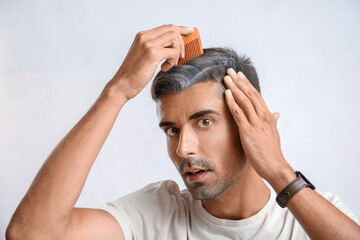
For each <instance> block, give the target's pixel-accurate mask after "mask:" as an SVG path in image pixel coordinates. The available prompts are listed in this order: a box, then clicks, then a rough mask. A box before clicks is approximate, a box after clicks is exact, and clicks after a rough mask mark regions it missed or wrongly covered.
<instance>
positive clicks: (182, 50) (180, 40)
mask: <svg viewBox="0 0 360 240" xmlns="http://www.w3.org/2000/svg"><path fill="white" fill-rule="evenodd" d="M178 38H179V44H180V53H181V55H180V56H181V58H185V43H184V39H183V38H182V37H181V36H178Z"/></svg>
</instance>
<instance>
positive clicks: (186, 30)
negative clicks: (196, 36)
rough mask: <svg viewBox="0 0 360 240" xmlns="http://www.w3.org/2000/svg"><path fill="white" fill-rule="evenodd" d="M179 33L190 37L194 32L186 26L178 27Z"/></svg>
mask: <svg viewBox="0 0 360 240" xmlns="http://www.w3.org/2000/svg"><path fill="white" fill-rule="evenodd" d="M177 28H178V31H179V33H180V34H181V35H185V36H186V35H189V34H190V33H192V32H194V28H193V27H185V26H177Z"/></svg>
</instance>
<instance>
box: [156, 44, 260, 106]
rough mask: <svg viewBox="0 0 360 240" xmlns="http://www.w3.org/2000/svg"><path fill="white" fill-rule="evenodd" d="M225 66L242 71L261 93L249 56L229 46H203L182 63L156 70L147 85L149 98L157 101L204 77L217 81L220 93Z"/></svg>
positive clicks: (202, 80)
mask: <svg viewBox="0 0 360 240" xmlns="http://www.w3.org/2000/svg"><path fill="white" fill-rule="evenodd" d="M229 68H233V69H234V70H235V71H236V72H238V71H241V72H243V73H244V74H245V76H246V77H247V78H248V79H249V81H250V82H251V84H252V85H253V86H254V87H255V89H256V90H257V91H258V92H259V93H261V92H260V85H259V79H258V76H257V73H256V70H255V67H254V66H253V64H252V62H251V60H250V58H248V57H246V56H244V55H242V56H240V55H238V54H237V53H236V52H235V51H234V50H232V49H229V48H204V54H203V55H201V56H199V57H197V58H194V59H192V60H190V61H188V62H187V63H185V64H183V65H179V66H175V67H173V68H171V69H170V70H169V71H167V72H163V71H160V72H158V73H157V75H156V76H155V78H154V81H153V84H152V86H151V95H152V98H153V99H154V100H155V101H156V102H157V101H159V99H160V97H161V96H162V95H164V94H168V93H180V92H182V91H184V90H186V89H188V88H190V87H191V86H193V85H194V84H196V83H199V82H205V81H214V82H218V83H220V84H219V85H220V86H221V87H220V90H221V93H222V95H223V93H224V91H225V89H226V87H225V85H224V82H223V78H224V77H225V76H226V75H227V73H226V71H227V69H229Z"/></svg>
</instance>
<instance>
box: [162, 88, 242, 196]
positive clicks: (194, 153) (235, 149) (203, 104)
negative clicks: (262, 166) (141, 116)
mask: <svg viewBox="0 0 360 240" xmlns="http://www.w3.org/2000/svg"><path fill="white" fill-rule="evenodd" d="M219 89H220V87H219V83H216V82H213V81H207V82H201V83H197V84H195V85H193V86H192V87H191V88H190V89H188V90H186V91H183V92H181V93H178V94H166V95H164V96H162V97H161V98H160V101H159V103H158V106H157V107H158V115H159V118H160V127H161V128H162V129H163V130H164V131H165V133H166V137H167V147H168V153H169V156H170V158H171V160H172V161H173V163H174V164H175V166H176V168H177V169H178V171H179V173H180V174H181V176H182V178H183V180H184V182H185V185H186V186H187V188H188V189H189V191H190V192H191V194H192V195H193V197H194V198H196V199H200V200H206V199H212V198H215V197H218V196H221V194H222V193H225V190H226V189H227V188H228V187H229V186H230V185H231V184H232V183H233V182H235V181H237V180H238V178H239V176H240V174H241V170H242V169H243V168H244V165H245V160H244V157H243V150H242V148H241V143H240V138H239V134H238V129H237V126H236V123H235V121H234V120H233V118H232V116H231V113H230V111H229V109H228V107H227V105H226V103H225V100H224V99H223V98H222V97H221V94H220V90H219Z"/></svg>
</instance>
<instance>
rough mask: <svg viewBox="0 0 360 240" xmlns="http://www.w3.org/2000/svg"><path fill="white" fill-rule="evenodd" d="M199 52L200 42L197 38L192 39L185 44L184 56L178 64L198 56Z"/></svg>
mask: <svg viewBox="0 0 360 240" xmlns="http://www.w3.org/2000/svg"><path fill="white" fill-rule="evenodd" d="M201 54H202V52H201V46H200V43H199V41H198V39H194V40H192V41H191V42H189V43H188V44H186V45H185V58H180V59H179V62H178V65H181V64H184V63H186V62H187V61H189V60H191V59H193V58H196V57H197V56H200V55H201Z"/></svg>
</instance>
